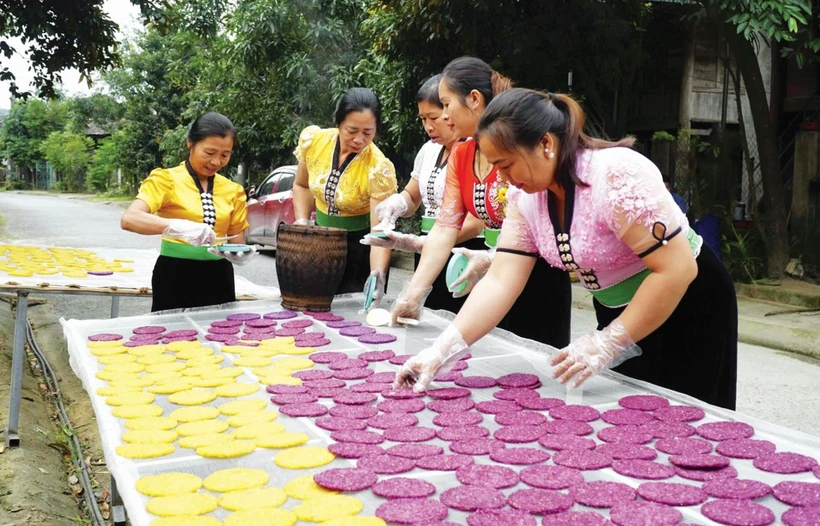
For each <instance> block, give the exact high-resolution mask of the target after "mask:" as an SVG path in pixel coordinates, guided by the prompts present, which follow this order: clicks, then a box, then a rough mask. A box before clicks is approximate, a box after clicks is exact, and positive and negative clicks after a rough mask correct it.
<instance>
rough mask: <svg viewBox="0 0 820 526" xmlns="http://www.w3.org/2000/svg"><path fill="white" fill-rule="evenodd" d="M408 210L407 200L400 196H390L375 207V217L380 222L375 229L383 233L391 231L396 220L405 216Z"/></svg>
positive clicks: (394, 226)
mask: <svg viewBox="0 0 820 526" xmlns="http://www.w3.org/2000/svg"><path fill="white" fill-rule="evenodd" d="M408 209H409V207H408V206H407V200H406V199H405V198H404V196H403V195H402V194H393V195H391V196H390V197H388V198H387V199H385V200H384V201H382V202H381V203H379V204H378V206H376V217H378V218H379V220H380V221H381V223H379V226H377V227H376V229H377V230H383V231H385V232H387V231H388V230H393V229H394V228H396V221H397V220H398V218H400V217H401V216H403V215H404V214H406V213H407V210H408Z"/></svg>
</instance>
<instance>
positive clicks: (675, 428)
mask: <svg viewBox="0 0 820 526" xmlns="http://www.w3.org/2000/svg"><path fill="white" fill-rule="evenodd" d="M640 427H641V429H642V430H644V431H647V432H649V433H652V435H653V436H654V437H655V438H673V437H688V436H692V435H694V434H695V433H696V432H697V431H696V430H695V427H694V426H690V425H689V424H686V423H684V422H661V421H660V420H654V421H652V422H649V423H648V424H643V425H641V426H640Z"/></svg>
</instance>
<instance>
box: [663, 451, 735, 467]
mask: <svg viewBox="0 0 820 526" xmlns="http://www.w3.org/2000/svg"><path fill="white" fill-rule="evenodd" d="M669 462H670V463H671V464H674V465H676V466H680V467H682V468H688V469H721V468H725V467H727V466H728V465H729V459H728V458H726V457H721V456H720V455H704V454H701V453H688V454H684V455H672V456H670V457H669Z"/></svg>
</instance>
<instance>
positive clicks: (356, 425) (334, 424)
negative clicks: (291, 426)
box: [316, 416, 367, 431]
mask: <svg viewBox="0 0 820 526" xmlns="http://www.w3.org/2000/svg"><path fill="white" fill-rule="evenodd" d="M316 426H317V427H321V428H322V429H327V430H328V431H338V430H340V429H367V424H366V423H365V422H364V421H363V420H356V419H355V418H344V417H341V416H327V417H324V418H320V419H318V420H316Z"/></svg>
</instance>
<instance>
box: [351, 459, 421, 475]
mask: <svg viewBox="0 0 820 526" xmlns="http://www.w3.org/2000/svg"><path fill="white" fill-rule="evenodd" d="M356 465H357V466H359V467H360V468H362V469H367V470H369V471H372V472H374V473H378V474H379V475H397V474H399V473H406V472H408V471H411V470H412V469H413V468H415V467H416V461H415V460H413V459H412V458H402V457H396V456H393V455H374V456H368V457H362V458H360V459H359V460H358V462H356Z"/></svg>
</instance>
